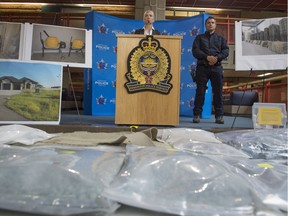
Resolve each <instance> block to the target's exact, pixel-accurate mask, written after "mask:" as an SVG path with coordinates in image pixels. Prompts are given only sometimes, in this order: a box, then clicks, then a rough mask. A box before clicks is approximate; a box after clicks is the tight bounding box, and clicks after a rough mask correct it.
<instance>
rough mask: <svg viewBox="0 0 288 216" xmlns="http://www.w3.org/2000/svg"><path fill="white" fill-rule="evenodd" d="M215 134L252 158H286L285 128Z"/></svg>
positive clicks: (287, 137) (287, 152)
mask: <svg viewBox="0 0 288 216" xmlns="http://www.w3.org/2000/svg"><path fill="white" fill-rule="evenodd" d="M215 136H216V137H217V139H219V140H221V141H222V142H223V143H226V144H228V145H231V146H233V147H234V148H236V149H239V150H241V151H243V152H245V154H247V155H249V156H250V157H251V158H254V159H269V160H287V159H288V140H287V139H288V133H287V129H286V128H281V129H258V130H237V131H227V132H221V133H216V134H215Z"/></svg>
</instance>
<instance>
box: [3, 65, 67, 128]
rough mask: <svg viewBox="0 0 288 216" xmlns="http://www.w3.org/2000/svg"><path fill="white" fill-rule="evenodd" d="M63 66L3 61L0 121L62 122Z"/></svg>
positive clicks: (22, 122)
mask: <svg viewBox="0 0 288 216" xmlns="http://www.w3.org/2000/svg"><path fill="white" fill-rule="evenodd" d="M61 93H62V66H61V65H59V64H58V65H57V64H51V63H50V64H47V63H31V62H19V61H0V124H59V122H60V117H61V95H62V94H61Z"/></svg>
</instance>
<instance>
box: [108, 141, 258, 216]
mask: <svg viewBox="0 0 288 216" xmlns="http://www.w3.org/2000/svg"><path fill="white" fill-rule="evenodd" d="M127 154H128V159H127V162H126V164H125V165H124V167H123V168H122V170H121V171H120V173H119V174H118V175H117V177H116V178H115V180H114V181H113V182H112V183H111V185H110V187H107V188H106V189H105V190H104V193H103V195H104V196H106V197H107V198H109V199H112V200H115V201H118V202H120V203H123V204H127V205H131V206H134V207H140V208H145V209H149V210H153V211H159V212H166V213H170V214H178V215H197V216H204V215H205V216H208V215H233V216H237V215H239V216H240V215H241V216H242V215H254V212H255V206H254V204H255V199H257V198H255V196H253V195H251V194H252V191H251V190H250V189H249V187H247V186H246V185H245V182H244V181H242V180H241V178H238V177H237V175H235V174H233V173H232V172H230V171H229V168H228V167H225V165H224V164H225V163H219V162H217V160H213V159H211V158H208V157H206V156H203V155H196V154H188V153H184V152H180V151H175V150H174V151H167V150H165V149H163V148H157V147H146V148H136V147H133V146H127ZM235 185H237V186H236V187H235ZM258 201H259V200H258ZM258 201H257V202H258Z"/></svg>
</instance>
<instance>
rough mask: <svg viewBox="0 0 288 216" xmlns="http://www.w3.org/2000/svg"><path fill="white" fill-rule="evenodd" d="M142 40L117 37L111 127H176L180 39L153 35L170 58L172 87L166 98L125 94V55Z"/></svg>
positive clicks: (140, 38)
mask: <svg viewBox="0 0 288 216" xmlns="http://www.w3.org/2000/svg"><path fill="white" fill-rule="evenodd" d="M143 38H146V36H145V35H135V34H118V35H117V74H116V110H115V124H122V125H167V126H169V125H171V126H177V125H179V105H180V62H181V61H180V60H181V39H182V37H181V36H162V35H155V36H154V38H155V39H156V40H158V41H159V42H160V46H161V47H163V48H164V49H165V50H166V51H167V53H168V54H169V55H170V59H171V65H170V74H171V75H172V79H171V80H170V83H171V84H172V85H173V87H172V89H171V91H170V92H169V93H168V94H161V93H159V92H153V91H141V92H136V93H133V94H131V93H128V91H127V89H126V88H125V83H126V82H127V78H126V77H125V74H126V73H127V71H128V68H127V60H128V56H129V53H130V52H131V51H132V50H133V49H134V48H135V47H137V46H138V45H139V42H140V41H141V40H142V39H143Z"/></svg>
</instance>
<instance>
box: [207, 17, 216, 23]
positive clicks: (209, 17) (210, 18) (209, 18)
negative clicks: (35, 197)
mask: <svg viewBox="0 0 288 216" xmlns="http://www.w3.org/2000/svg"><path fill="white" fill-rule="evenodd" d="M210 19H214V20H216V19H215V18H214V17H213V16H209V17H208V18H207V19H206V20H205V25H206V23H207V22H208V20H210Z"/></svg>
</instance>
